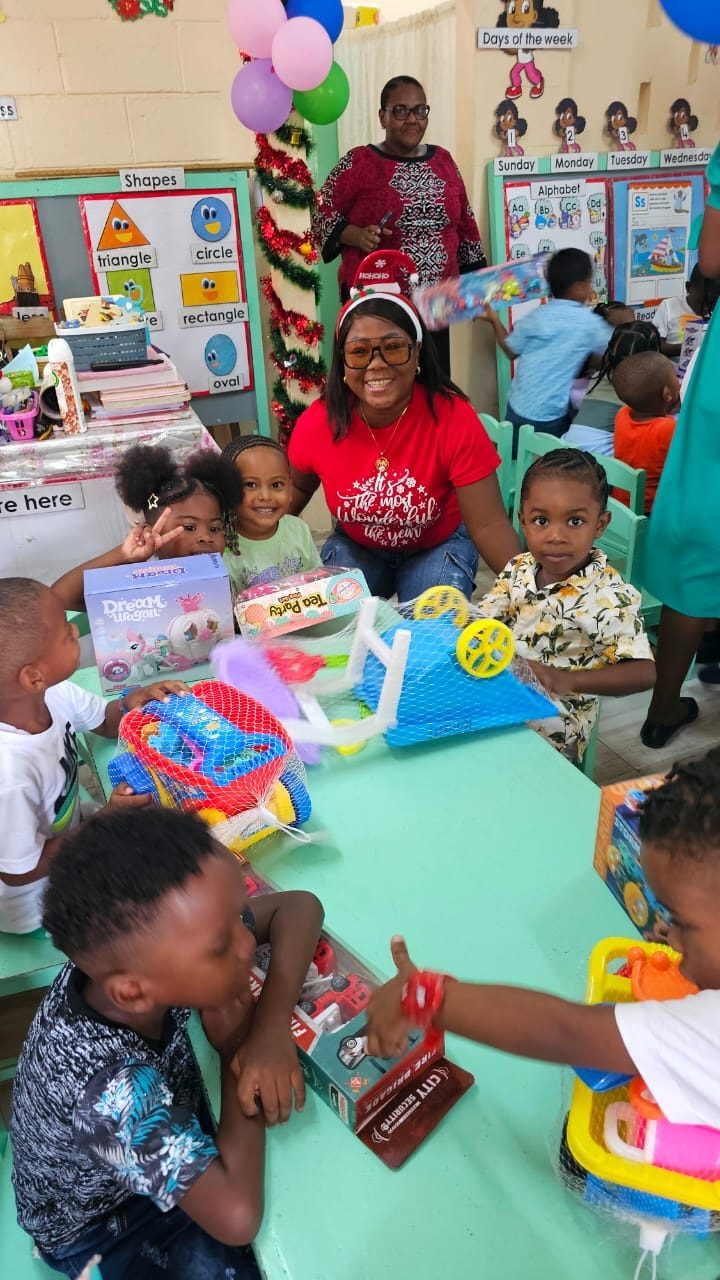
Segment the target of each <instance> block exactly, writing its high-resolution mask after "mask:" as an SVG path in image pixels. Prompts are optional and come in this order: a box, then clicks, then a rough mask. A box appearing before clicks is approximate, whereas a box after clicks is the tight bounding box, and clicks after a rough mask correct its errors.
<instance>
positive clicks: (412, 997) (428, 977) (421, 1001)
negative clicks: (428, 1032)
mask: <svg viewBox="0 0 720 1280" xmlns="http://www.w3.org/2000/svg"><path fill="white" fill-rule="evenodd" d="M445 979H446V975H445V974H444V973H431V972H430V971H429V970H427V969H417V970H416V971H415V973H413V974H412V975H411V977H410V978H408V980H407V982H406V983H405V986H404V987H403V992H402V997H401V1004H402V1011H403V1013H404V1015H405V1017H406V1018H407V1020H408V1022H411V1023H412V1025H413V1026H414V1027H430V1026H432V1024H433V1022H434V1020H435V1017H436V1015H437V1014H438V1013H439V1012H440V1010H441V1009H442V1006H443V1000H444V999H445Z"/></svg>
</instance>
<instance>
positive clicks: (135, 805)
mask: <svg viewBox="0 0 720 1280" xmlns="http://www.w3.org/2000/svg"><path fill="white" fill-rule="evenodd" d="M148 804H152V796H151V795H150V793H149V792H146V793H143V794H141V795H138V794H137V793H136V792H135V791H133V789H132V787H131V786H129V785H128V783H127V782H118V784H117V786H116V787H113V789H112V791H111V792H110V799H109V800H108V802H107V804H106V805H105V808H106V809H143V808H144V807H145V805H148Z"/></svg>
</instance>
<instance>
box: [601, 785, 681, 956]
mask: <svg viewBox="0 0 720 1280" xmlns="http://www.w3.org/2000/svg"><path fill="white" fill-rule="evenodd" d="M662 781H663V778H662V776H661V775H659V774H649V775H648V776H647V777H645V778H632V779H630V780H629V781H626V782H614V783H612V785H611V786H608V787H603V788H602V793H601V797H600V817H599V819H598V828H597V837H596V840H595V856H594V858H593V866H594V867H595V870H596V871H597V873H598V875H599V876H601V877H602V879H603V880H604V881H605V883H606V885H607V887H608V889H609V890H610V892H611V893H612V894H613V896H614V897H615V898H617V900H618V902H619V903H620V906H621V907H622V908H623V910H624V911H626V912H627V914H628V915H629V917H630V919H631V920H632V922H633V924H634V925H635V928H636V929H637V930H638V932H639V933H641V934H642V936H643V938H646V939H647V940H648V941H649V942H652V941H657V942H664V941H665V940H666V938H667V928H668V924H669V923H670V918H669V916H668V913H667V911H666V910H665V908H664V907H663V906H662V904H661V903H659V902H658V900H657V898H656V897H655V895H654V894H653V892H652V889H651V888H650V886H649V885H648V884H647V882H646V880H645V873H644V871H643V869H642V866H641V863H640V831H639V827H640V810H641V808H642V804H643V800H644V798H645V794H646V792H647V791H650V790H652V788H653V787H657V786H658V785H659V784H660V783H661V782H662Z"/></svg>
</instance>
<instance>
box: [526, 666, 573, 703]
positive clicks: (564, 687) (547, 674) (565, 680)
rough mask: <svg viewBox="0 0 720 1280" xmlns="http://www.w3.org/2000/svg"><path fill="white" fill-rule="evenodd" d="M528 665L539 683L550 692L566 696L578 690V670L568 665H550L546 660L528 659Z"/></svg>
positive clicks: (561, 696) (560, 696)
mask: <svg viewBox="0 0 720 1280" xmlns="http://www.w3.org/2000/svg"><path fill="white" fill-rule="evenodd" d="M528 666H529V667H530V670H531V671H532V673H533V675H534V676H535V679H536V680H537V682H538V684H541V685H542V687H543V689H546V690H547V692H548V693H554V694H556V695H557V696H558V697H559V698H566V697H568V695H569V694H572V693H575V692H576V687H575V686H576V676H577V672H576V671H573V670H571V669H570V668H568V667H548V666H547V665H546V664H545V663H544V662H532V661H528Z"/></svg>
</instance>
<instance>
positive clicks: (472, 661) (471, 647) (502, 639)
mask: <svg viewBox="0 0 720 1280" xmlns="http://www.w3.org/2000/svg"><path fill="white" fill-rule="evenodd" d="M514 652H515V641H514V640H513V633H512V631H511V630H510V628H509V627H506V626H505V623H504V622H496V621H495V620H494V619H493V618H478V620H477V622H471V623H470V626H469V627H465V629H464V630H463V631H461V632H460V635H459V636H458V641H457V644H456V646H455V654H456V657H457V660H458V662H459V663H460V666H461V667H462V669H463V671H467V673H468V675H471V676H475V677H477V678H478V679H480V680H486V679H487V678H488V677H489V676H499V675H500V672H501V671H504V670H505V668H506V666H507V665H508V663H509V662H511V661H512V656H513V653H514Z"/></svg>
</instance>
